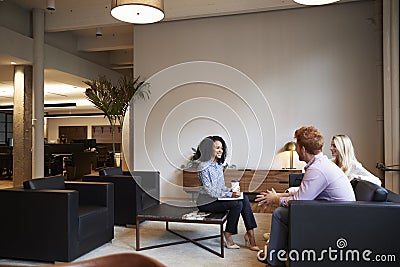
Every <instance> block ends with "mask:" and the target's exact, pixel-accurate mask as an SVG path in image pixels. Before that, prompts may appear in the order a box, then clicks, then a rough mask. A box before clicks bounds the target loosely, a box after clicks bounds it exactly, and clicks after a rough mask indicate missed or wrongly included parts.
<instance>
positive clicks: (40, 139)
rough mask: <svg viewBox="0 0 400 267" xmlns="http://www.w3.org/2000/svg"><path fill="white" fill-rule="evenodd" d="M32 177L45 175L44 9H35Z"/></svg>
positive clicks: (33, 13) (33, 15)
mask: <svg viewBox="0 0 400 267" xmlns="http://www.w3.org/2000/svg"><path fill="white" fill-rule="evenodd" d="M32 18H33V103H32V105H33V120H32V127H33V135H32V140H33V147H32V178H40V177H44V10H43V9H33V11H32Z"/></svg>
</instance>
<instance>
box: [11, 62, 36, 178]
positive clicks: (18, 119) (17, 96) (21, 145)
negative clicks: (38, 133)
mask: <svg viewBox="0 0 400 267" xmlns="http://www.w3.org/2000/svg"><path fill="white" fill-rule="evenodd" d="M13 138H14V147H13V181H14V186H21V185H22V182H23V181H26V180H30V179H31V178H32V66H27V65H22V66H15V67H14V114H13Z"/></svg>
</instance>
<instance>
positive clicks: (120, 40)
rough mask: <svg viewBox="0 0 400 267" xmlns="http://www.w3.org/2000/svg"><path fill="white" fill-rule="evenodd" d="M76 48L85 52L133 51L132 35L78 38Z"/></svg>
mask: <svg viewBox="0 0 400 267" xmlns="http://www.w3.org/2000/svg"><path fill="white" fill-rule="evenodd" d="M77 48H78V51H85V52H94V51H111V50H121V49H133V35H132V34H125V35H119V36H116V35H115V36H102V37H96V36H93V37H80V38H78V43H77Z"/></svg>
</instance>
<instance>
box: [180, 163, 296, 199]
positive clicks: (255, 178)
mask: <svg viewBox="0 0 400 267" xmlns="http://www.w3.org/2000/svg"><path fill="white" fill-rule="evenodd" d="M290 173H301V170H234V169H226V170H225V172H224V177H225V184H226V186H228V187H230V186H231V180H233V179H238V180H240V190H241V191H243V192H250V193H253V192H254V193H258V192H265V191H266V190H271V188H274V189H275V190H276V192H284V191H285V190H286V189H287V188H288V187H289V174H290ZM199 185H200V184H199V180H198V178H197V172H196V171H191V170H184V171H183V188H184V190H185V191H187V192H193V191H195V190H197V189H198V187H199Z"/></svg>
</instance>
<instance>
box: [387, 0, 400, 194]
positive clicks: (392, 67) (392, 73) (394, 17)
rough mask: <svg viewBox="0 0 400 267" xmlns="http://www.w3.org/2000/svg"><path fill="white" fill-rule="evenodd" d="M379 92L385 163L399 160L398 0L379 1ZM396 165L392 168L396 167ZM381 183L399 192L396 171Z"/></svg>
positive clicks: (390, 173) (397, 162)
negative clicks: (381, 45)
mask: <svg viewBox="0 0 400 267" xmlns="http://www.w3.org/2000/svg"><path fill="white" fill-rule="evenodd" d="M383 95H384V130H385V164H386V165H387V166H390V165H398V164H399V161H400V95H399V1H398V0H384V1H383ZM397 168H398V166H397V167H396V169H397ZM385 185H386V187H387V188H388V189H391V190H392V191H394V192H397V193H398V192H399V191H400V172H398V171H397V172H390V171H389V172H386V173H385Z"/></svg>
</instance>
